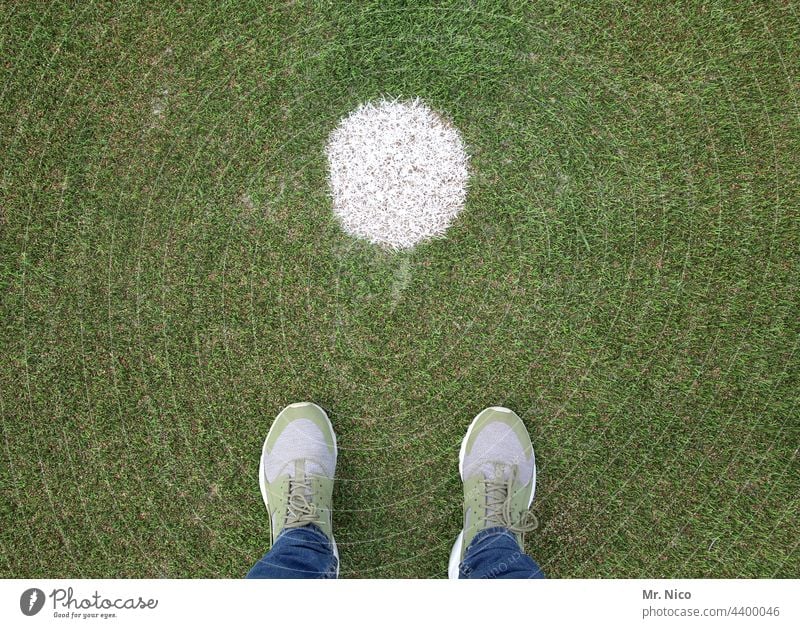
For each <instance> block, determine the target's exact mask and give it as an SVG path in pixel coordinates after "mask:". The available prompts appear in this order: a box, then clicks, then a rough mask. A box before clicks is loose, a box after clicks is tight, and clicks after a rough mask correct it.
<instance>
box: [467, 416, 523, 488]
mask: <svg viewBox="0 0 800 628" xmlns="http://www.w3.org/2000/svg"><path fill="white" fill-rule="evenodd" d="M524 445H527V443H525V444H524ZM524 445H523V443H521V442H520V440H519V437H517V435H516V433H515V432H514V430H513V429H512V428H511V427H510V426H508V425H506V424H505V423H501V422H500V421H497V422H493V423H489V424H488V425H486V427H484V428H483V429H482V430H480V431H479V432H478V433H477V435H476V436H475V440H474V441H473V443H472V447H471V449H470V450H469V452H468V453H466V454H465V456H464V479H465V480H466V479H467V478H469V477H472V476H473V475H476V474H482V475H483V476H484V477H488V478H494V475H495V464H496V463H503V464H505V465H508V467H509V468H510V467H512V466H516V467H517V469H518V472H517V480H518V481H519V483H520V485H521V486H527V485H528V484H529V483H530V481H531V479H533V456H532V455H531V452H530V451H527V455H526V451H525V448H524ZM509 468H507V469H505V470H504V479H508V473H509Z"/></svg>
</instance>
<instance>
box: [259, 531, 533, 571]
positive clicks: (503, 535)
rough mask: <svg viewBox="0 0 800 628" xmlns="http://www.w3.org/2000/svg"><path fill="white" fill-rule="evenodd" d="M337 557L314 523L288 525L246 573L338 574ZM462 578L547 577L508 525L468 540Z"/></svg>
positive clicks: (481, 533) (461, 568)
mask: <svg viewBox="0 0 800 628" xmlns="http://www.w3.org/2000/svg"><path fill="white" fill-rule="evenodd" d="M337 563H338V561H337V560H336V557H335V556H334V555H333V546H332V545H331V543H330V541H329V540H328V537H326V536H325V534H324V533H323V532H322V530H320V529H319V528H317V527H316V526H314V525H309V526H304V527H302V528H289V529H286V530H284V531H283V532H281V533H280V534H279V535H278V538H277V539H276V541H275V543H274V544H273V546H272V548H271V549H270V550H269V551H268V552H267V553H266V554H265V555H264V557H263V558H262V559H261V560H259V561H258V562H257V563H256V564H255V566H254V567H253V568H252V569H251V570H250V572H249V573H248V574H247V577H248V578H335V577H336V568H337V566H338V564H337ZM459 576H460V577H461V578H544V574H543V573H542V570H541V568H540V567H539V565H537V564H536V562H535V561H534V560H533V559H532V558H531V557H530V556H528V555H526V554H525V553H524V552H523V551H522V549H520V546H519V544H518V543H517V539H516V537H515V536H514V535H513V534H512V533H511V532H509V531H508V530H506V529H505V528H487V529H486V530H482V531H481V532H479V533H478V534H477V535H476V536H475V538H474V539H473V540H472V542H471V543H470V544H469V547H468V548H467V551H466V552H465V554H464V561H463V562H462V563H461V566H460V567H459Z"/></svg>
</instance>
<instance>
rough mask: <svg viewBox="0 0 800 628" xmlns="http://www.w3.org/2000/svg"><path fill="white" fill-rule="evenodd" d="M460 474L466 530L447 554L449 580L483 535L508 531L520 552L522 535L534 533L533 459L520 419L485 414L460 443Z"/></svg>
mask: <svg viewBox="0 0 800 628" xmlns="http://www.w3.org/2000/svg"><path fill="white" fill-rule="evenodd" d="M458 470H459V473H460V474H461V480H462V482H463V483H464V528H463V529H462V530H461V533H460V534H459V535H458V537H457V538H456V542H455V544H454V545H453V549H452V550H451V552H450V564H449V566H448V569H447V573H448V576H449V577H450V578H451V579H458V576H459V572H458V568H459V565H460V564H461V562H462V561H463V560H464V552H465V551H466V549H467V547H469V544H470V543H471V542H472V539H474V538H475V535H476V534H478V532H480V531H481V530H485V529H486V528H494V527H498V526H499V527H503V528H507V529H509V530H511V531H512V532H513V533H514V534H515V535H516V537H517V542H518V543H519V544H520V547H522V535H523V534H524V533H525V532H528V531H530V530H533V529H535V528H536V519H535V518H533V520H530V517H531V516H532V515H530V513H529V512H528V509H529V508H530V506H531V502H533V494H534V492H535V490H536V459H535V457H534V453H533V444H532V443H531V438H530V436H529V435H528V430H527V429H526V428H525V424H524V423H523V422H522V419H520V418H519V417H518V416H517V415H516V414H514V412H512V411H511V410H509V409H508V408H502V407H499V406H495V407H491V408H486V409H485V410H483V411H482V412H481V413H480V414H478V416H476V417H475V419H474V420H473V421H472V424H471V425H470V426H469V429H467V435H466V436H465V437H464V440H463V441H462V442H461V451H460V453H459V455H458Z"/></svg>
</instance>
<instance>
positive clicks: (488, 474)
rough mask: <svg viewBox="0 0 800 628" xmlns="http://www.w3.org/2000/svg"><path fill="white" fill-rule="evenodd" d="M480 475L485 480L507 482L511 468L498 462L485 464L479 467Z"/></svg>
mask: <svg viewBox="0 0 800 628" xmlns="http://www.w3.org/2000/svg"><path fill="white" fill-rule="evenodd" d="M481 473H483V477H484V478H486V479H487V480H495V481H501V480H502V481H504V482H507V481H508V478H509V477H510V474H511V467H509V466H508V465H507V464H502V463H500V462H485V463H483V464H482V465H481Z"/></svg>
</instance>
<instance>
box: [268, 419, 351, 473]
mask: <svg viewBox="0 0 800 628" xmlns="http://www.w3.org/2000/svg"><path fill="white" fill-rule="evenodd" d="M298 459H305V460H306V461H307V462H306V467H305V472H306V474H307V475H322V476H325V477H329V478H332V477H333V474H334V470H335V468H336V458H335V456H334V452H333V451H331V450H330V449H329V447H328V444H327V443H326V441H325V437H324V435H323V434H322V431H320V429H319V427H317V425H316V424H315V423H314V422H313V421H309V420H308V419H297V420H295V421H292V422H291V423H289V424H288V425H287V426H286V427H285V428H284V430H283V431H282V432H281V433H280V435H279V436H278V439H277V440H276V441H275V444H274V445H273V447H272V450H271V451H269V452H267V454H266V456H265V457H264V472H265V473H266V476H267V480H268V481H269V482H274V481H275V478H277V477H278V476H279V475H281V474H282V473H284V472H286V473H288V475H289V476H291V477H294V464H293V461H295V460H298Z"/></svg>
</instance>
